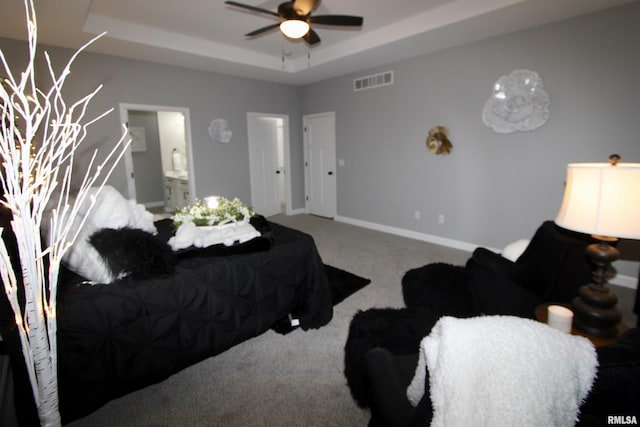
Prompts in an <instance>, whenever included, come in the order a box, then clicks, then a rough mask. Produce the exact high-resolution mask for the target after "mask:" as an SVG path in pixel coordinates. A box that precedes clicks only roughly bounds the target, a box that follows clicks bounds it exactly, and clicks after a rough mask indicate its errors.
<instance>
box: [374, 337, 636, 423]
mask: <svg viewBox="0 0 640 427" xmlns="http://www.w3.org/2000/svg"><path fill="white" fill-rule="evenodd" d="M596 352H597V357H598V364H599V367H598V372H597V376H596V380H595V382H594V384H593V386H592V388H591V391H590V393H589V395H588V396H587V398H586V400H585V401H584V402H583V404H582V405H581V407H580V421H579V423H578V426H582V427H588V426H600V425H606V424H607V417H608V416H609V415H614V414H617V415H624V416H635V417H636V419H637V418H638V417H639V416H640V414H639V409H638V408H640V394H638V393H637V390H638V388H639V387H640V328H633V329H630V330H628V331H627V332H626V333H625V334H624V335H622V336H621V337H620V338H619V340H618V342H617V343H615V344H612V345H609V346H606V347H600V348H598V349H597V350H596ZM417 361H418V354H417V353H414V354H408V355H395V354H393V353H392V352H391V351H390V350H389V349H386V348H382V347H376V348H373V349H371V350H369V351H368V352H367V353H366V355H365V357H364V377H365V381H366V384H367V389H366V390H367V395H368V397H367V399H368V401H369V402H370V406H371V419H370V422H369V427H383V426H394V427H400V426H418V425H420V426H424V425H429V424H430V422H431V419H432V417H433V412H432V405H431V399H430V394H429V389H428V388H429V382H428V380H427V381H426V385H425V394H424V397H423V398H422V400H420V402H419V403H418V405H417V406H416V407H413V406H412V405H411V404H410V403H409V400H408V399H407V387H408V385H409V383H410V382H411V380H412V378H413V376H414V374H415V371H416V366H417ZM427 375H428V372H427Z"/></svg>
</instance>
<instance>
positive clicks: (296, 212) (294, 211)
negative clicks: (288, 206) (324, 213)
mask: <svg viewBox="0 0 640 427" xmlns="http://www.w3.org/2000/svg"><path fill="white" fill-rule="evenodd" d="M303 213H305V210H304V208H299V209H292V210H290V211H289V212H287V215H288V216H291V215H302V214H303Z"/></svg>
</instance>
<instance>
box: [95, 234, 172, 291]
mask: <svg viewBox="0 0 640 427" xmlns="http://www.w3.org/2000/svg"><path fill="white" fill-rule="evenodd" d="M89 243H91V245H92V246H93V247H94V248H96V250H97V251H98V253H99V254H100V256H101V257H102V258H103V260H104V262H105V264H106V265H107V268H109V269H110V270H111V271H112V273H113V275H114V276H115V277H124V276H129V275H130V276H131V277H132V278H134V279H146V278H151V277H156V276H163V275H166V274H170V273H172V272H173V270H174V268H175V265H176V262H177V261H176V256H175V254H174V253H173V251H172V250H171V247H170V246H169V245H168V244H167V243H166V242H163V241H162V240H160V239H158V238H157V237H156V236H154V235H153V234H151V233H148V232H146V231H144V230H140V229H137V228H128V227H124V228H119V229H112V228H102V229H100V230H98V231H96V232H95V233H93V234H92V235H91V237H89Z"/></svg>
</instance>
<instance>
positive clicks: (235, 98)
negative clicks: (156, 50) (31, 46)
mask: <svg viewBox="0 0 640 427" xmlns="http://www.w3.org/2000/svg"><path fill="white" fill-rule="evenodd" d="M0 48H2V50H3V51H4V53H5V55H6V56H7V57H8V58H9V60H10V62H11V64H12V68H13V69H14V70H20V69H22V68H23V67H24V64H23V61H24V58H25V55H24V48H25V44H23V43H21V42H17V41H13V40H7V39H0ZM45 49H46V50H47V51H48V52H49V53H50V54H51V56H52V58H53V62H54V67H55V68H56V69H61V68H62V66H63V65H64V63H66V61H67V60H68V58H69V57H70V56H71V54H72V51H71V50H66V49H58V48H51V47H46V46H45V47H40V55H39V57H42V51H44V50H45ZM40 68H41V75H45V70H44V69H43V68H42V67H40ZM71 71H72V74H71V75H70V77H69V79H68V80H67V83H66V85H65V94H66V99H67V101H69V100H71V99H76V98H79V97H80V96H83V95H85V94H87V93H89V92H90V91H93V90H95V89H96V87H97V86H98V85H99V84H104V88H103V89H102V90H101V91H100V92H99V94H98V95H97V96H96V98H95V99H94V100H93V101H92V103H91V104H90V108H89V114H88V116H89V117H92V116H93V115H98V114H100V113H102V112H104V111H105V110H108V109H111V108H114V109H115V111H113V112H112V113H111V114H109V115H108V116H107V117H105V118H103V119H102V120H100V121H99V122H97V123H96V124H95V125H93V126H92V128H91V129H90V135H89V137H88V139H87V141H86V143H85V145H84V147H83V149H84V151H83V153H81V155H80V156H79V157H78V163H79V164H81V165H82V164H86V163H87V162H88V159H89V156H90V154H89V153H92V152H93V149H94V148H96V147H100V146H102V147H107V148H110V147H112V146H113V144H114V143H115V141H116V140H117V139H118V138H119V136H120V133H121V132H122V130H121V127H120V117H119V114H118V105H119V103H130V104H150V105H163V106H176V107H186V108H189V109H190V118H191V136H192V146H193V159H194V164H193V170H194V174H195V185H196V194H195V196H196V197H204V196H207V195H211V194H216V195H221V196H225V197H239V198H240V199H241V200H245V201H250V200H251V188H250V181H249V148H248V142H247V112H249V111H252V112H263V113H273V114H287V115H289V119H290V128H291V140H290V144H291V158H292V159H294V160H295V159H299V164H297V165H294V167H292V171H291V174H292V175H291V176H292V198H293V200H292V201H293V206H294V207H297V208H300V207H302V206H304V178H303V176H304V174H303V168H302V158H303V152H302V129H301V128H302V124H301V123H302V116H301V114H300V110H301V108H300V106H301V103H300V99H301V98H300V89H299V88H298V87H293V86H289V85H282V84H275V83H269V82H264V81H258V80H250V79H245V78H239V77H235V76H229V75H222V74H215V73H208V72H202V71H195V70H189V69H184V68H179V67H172V66H167V65H160V64H153V63H148V62H142V61H133V60H128V59H123V58H116V57H112V56H107V55H99V54H92V53H83V54H81V55H80V56H79V57H78V58H77V60H76V62H75V63H74V65H73V67H72V69H71ZM214 118H224V119H226V120H227V122H228V123H229V126H230V128H231V130H232V131H233V138H232V139H231V142H230V143H229V144H219V143H215V142H213V141H212V140H211V139H210V137H209V135H208V134H207V128H208V126H209V122H210V121H211V120H212V119H214ZM101 152H105V154H106V150H102V151H101ZM110 183H111V184H112V185H113V186H114V187H116V188H117V189H118V190H120V191H121V192H122V193H123V194H125V195H126V194H128V193H127V184H126V181H125V174H124V165H123V164H121V165H120V166H119V167H118V169H117V170H116V171H115V173H114V174H113V176H112V179H111V181H110Z"/></svg>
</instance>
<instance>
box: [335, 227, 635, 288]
mask: <svg viewBox="0 0 640 427" xmlns="http://www.w3.org/2000/svg"><path fill="white" fill-rule="evenodd" d="M334 220H335V221H338V222H343V223H345V224H351V225H355V226H357V227H362V228H368V229H370V230H376V231H381V232H383V233H389V234H394V235H396V236H401V237H407V238H409V239H415V240H420V241H422V242H427V243H433V244H434V245H440V246H446V247H448V248H453V249H459V250H463V251H467V252H473V251H474V250H475V249H476V248H477V247H478V246H481V245H476V244H473V243H468V242H462V241H459V240H453V239H447V238H444V237H438V236H434V235H432V234H426V233H419V232H417V231H411V230H405V229H403V228H397V227H390V226H388V225H382V224H377V223H375V222H369V221H363V220H360V219H355V218H348V217H344V216H339V215H338V216H336V217H335V218H334ZM485 247H486V246H485ZM487 249H489V250H492V251H494V252H500V249H496V248H489V247H487ZM610 282H611V284H614V285H617V286H622V287H624V288H630V289H636V288H637V286H638V278H636V277H632V276H625V275H622V274H619V275H617V276H615V277H614V278H612V279H611V280H610Z"/></svg>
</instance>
